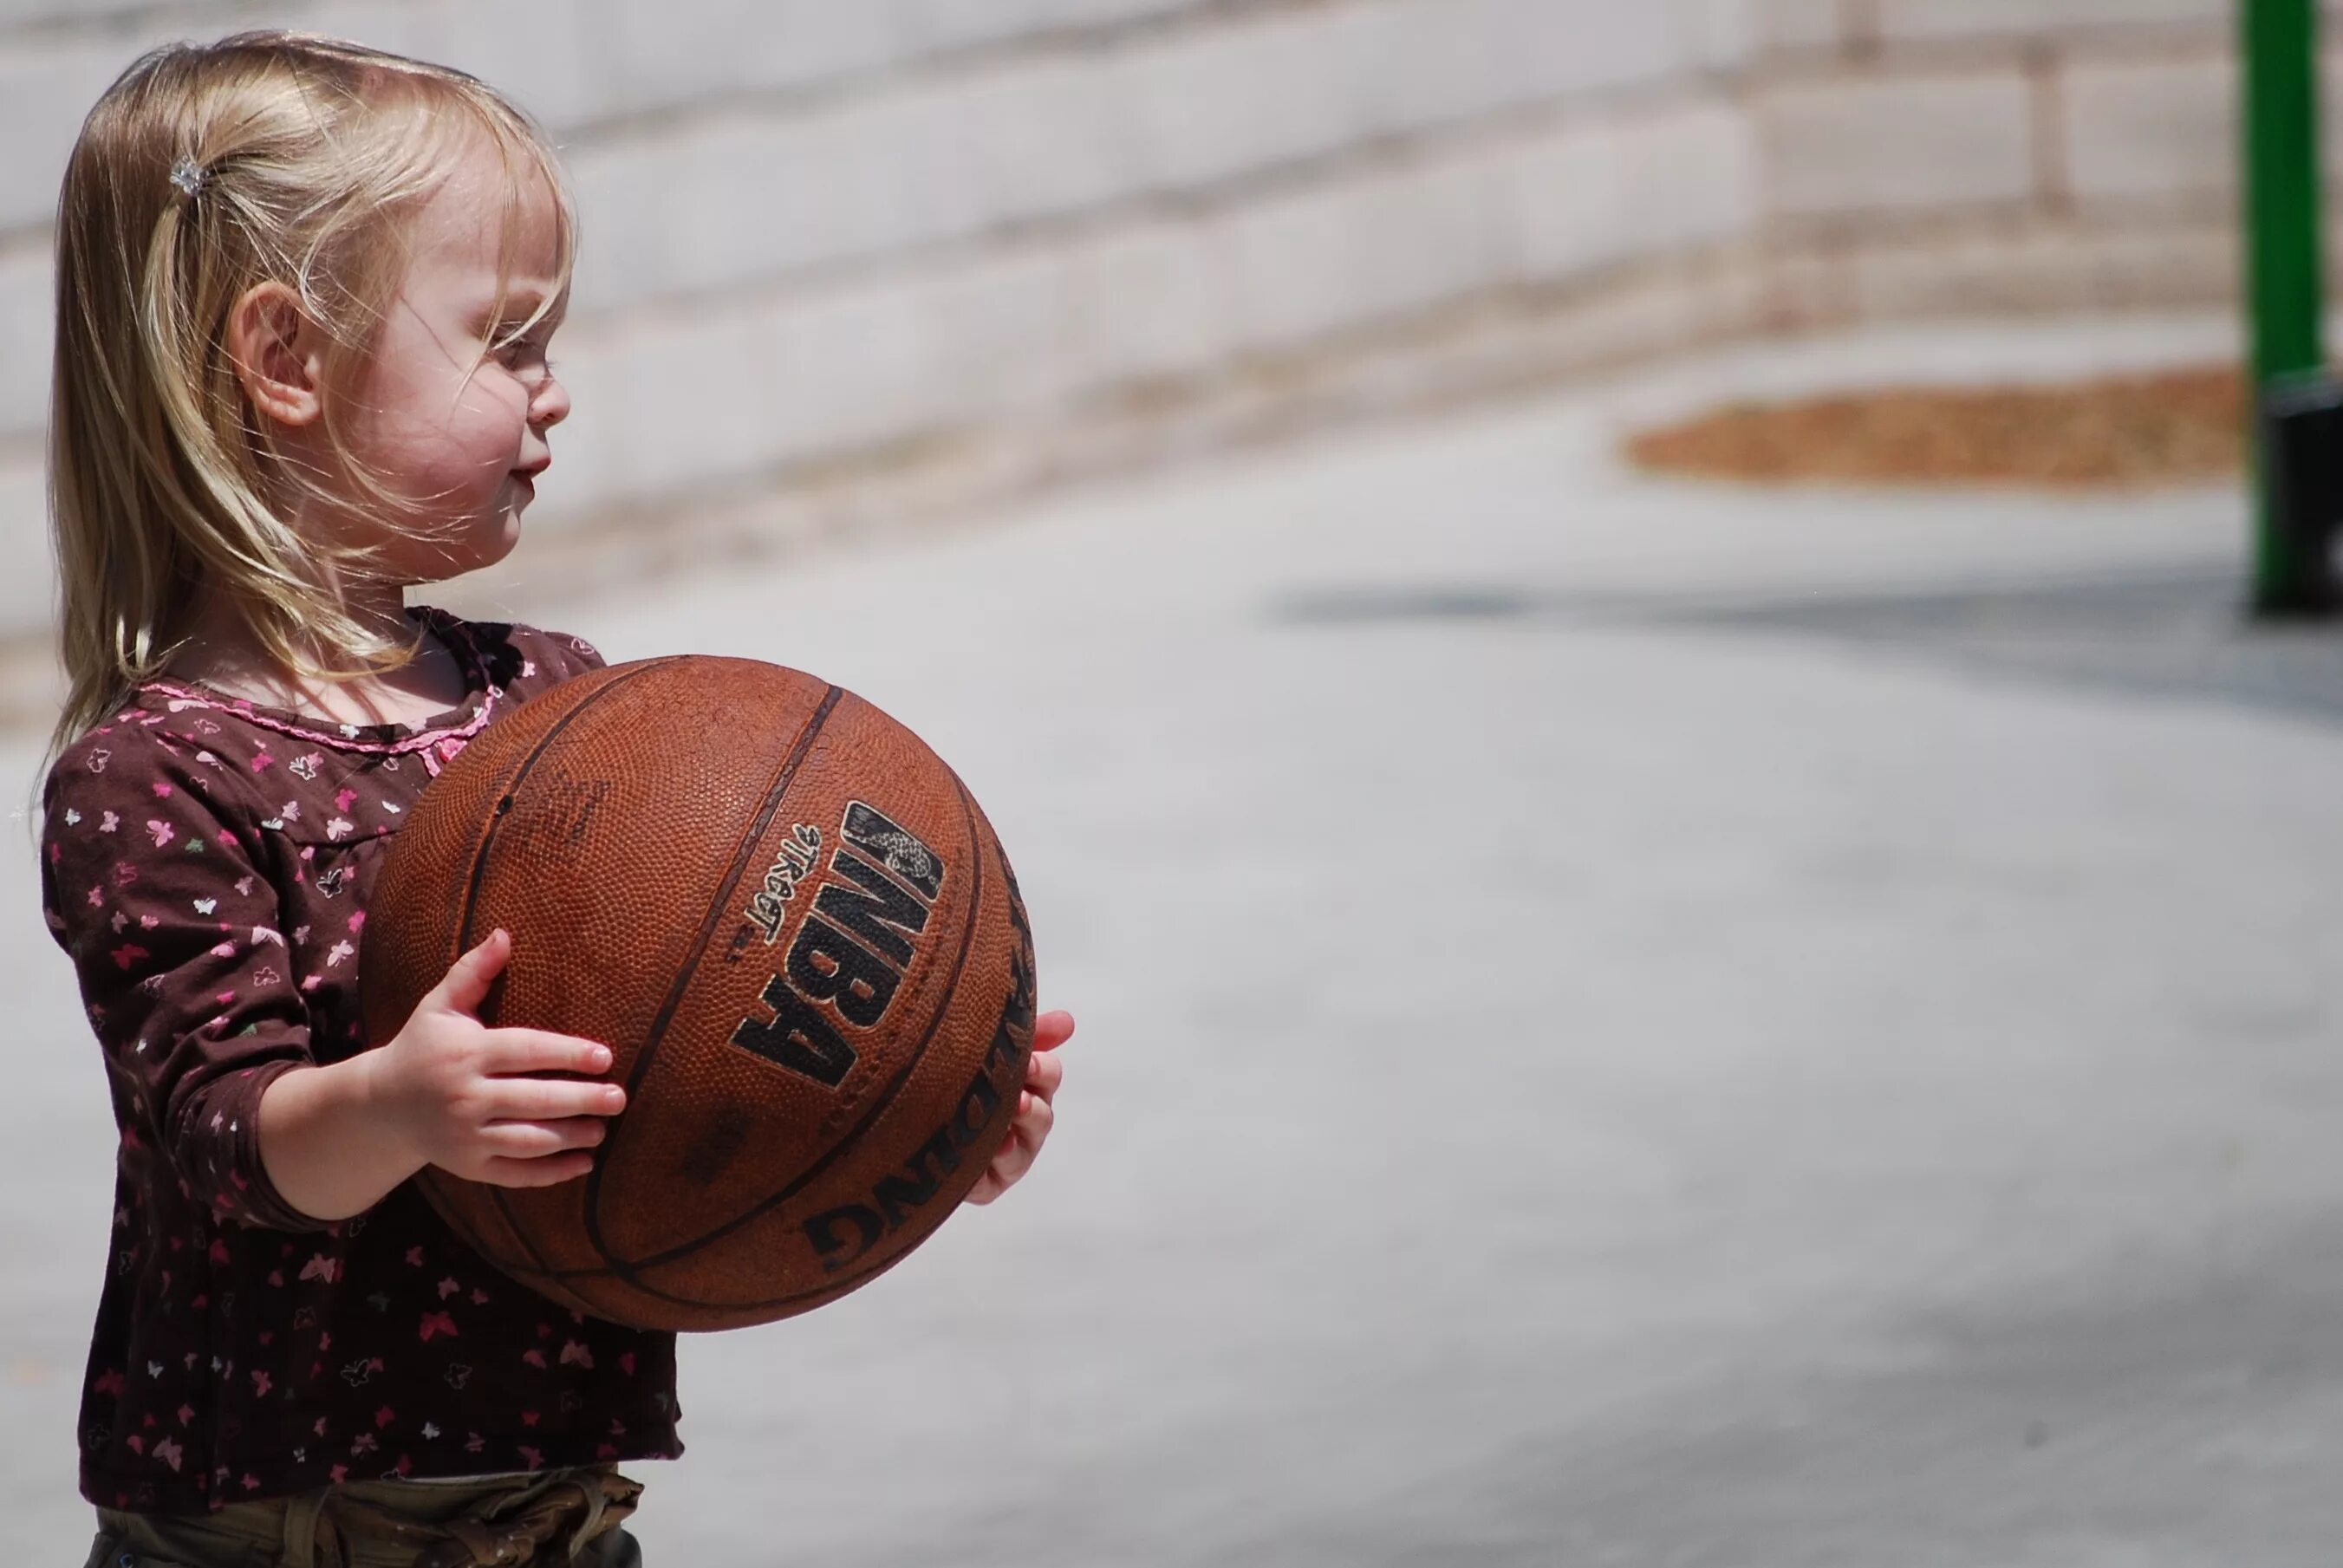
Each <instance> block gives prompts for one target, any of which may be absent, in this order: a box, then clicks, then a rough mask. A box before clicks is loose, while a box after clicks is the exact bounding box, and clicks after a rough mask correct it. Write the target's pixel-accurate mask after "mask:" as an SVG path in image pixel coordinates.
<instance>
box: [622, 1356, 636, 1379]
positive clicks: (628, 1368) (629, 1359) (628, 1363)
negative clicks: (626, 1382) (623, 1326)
mask: <svg viewBox="0 0 2343 1568" xmlns="http://www.w3.org/2000/svg"><path fill="white" fill-rule="evenodd" d="M618 1370H619V1371H620V1372H624V1373H626V1374H627V1375H628V1377H632V1376H634V1375H635V1352H632V1351H620V1352H618Z"/></svg>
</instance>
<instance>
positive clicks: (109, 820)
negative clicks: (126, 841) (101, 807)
mask: <svg viewBox="0 0 2343 1568" xmlns="http://www.w3.org/2000/svg"><path fill="white" fill-rule="evenodd" d="M121 826H122V819H121V818H120V817H119V816H117V815H116V814H115V813H114V812H112V811H108V812H107V813H106V815H105V816H103V817H100V818H99V819H97V830H98V831H99V832H101V833H111V832H113V831H114V830H115V829H118V828H120V827H121Z"/></svg>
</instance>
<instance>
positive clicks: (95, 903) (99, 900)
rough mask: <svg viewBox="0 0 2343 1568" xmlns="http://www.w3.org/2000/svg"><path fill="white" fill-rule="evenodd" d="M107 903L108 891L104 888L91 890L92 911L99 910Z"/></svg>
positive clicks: (90, 903) (90, 904) (90, 902)
mask: <svg viewBox="0 0 2343 1568" xmlns="http://www.w3.org/2000/svg"><path fill="white" fill-rule="evenodd" d="M105 902H106V890H105V889H104V888H92V889H91V890H89V907H90V908H91V909H93V910H95V909H98V908H100V907H102V906H103V905H104V904H105Z"/></svg>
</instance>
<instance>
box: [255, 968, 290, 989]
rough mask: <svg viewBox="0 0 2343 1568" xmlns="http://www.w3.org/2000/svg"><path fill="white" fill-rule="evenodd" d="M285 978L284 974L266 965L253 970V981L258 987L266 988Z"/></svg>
mask: <svg viewBox="0 0 2343 1568" xmlns="http://www.w3.org/2000/svg"><path fill="white" fill-rule="evenodd" d="M284 978H285V977H284V976H282V975H280V974H278V973H277V971H276V970H273V969H269V968H266V967H265V966H264V967H262V968H260V969H256V970H253V971H252V983H253V985H254V987H255V988H256V989H265V988H266V987H268V986H273V985H276V984H277V983H278V982H279V981H281V980H283V979H284Z"/></svg>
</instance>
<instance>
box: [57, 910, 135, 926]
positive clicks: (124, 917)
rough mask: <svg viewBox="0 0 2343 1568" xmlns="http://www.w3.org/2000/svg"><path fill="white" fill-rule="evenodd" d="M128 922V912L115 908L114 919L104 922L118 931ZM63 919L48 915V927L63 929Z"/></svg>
mask: <svg viewBox="0 0 2343 1568" xmlns="http://www.w3.org/2000/svg"><path fill="white" fill-rule="evenodd" d="M129 923H130V916H129V914H128V913H127V912H126V911H125V910H115V911H114V919H112V920H108V921H107V922H106V924H108V925H110V926H112V927H113V928H114V929H115V930H116V931H119V930H122V928H123V927H125V926H126V925H128V924H129ZM156 923H157V924H160V923H161V922H160V921H159V920H157V922H156ZM49 929H50V930H65V921H63V920H59V919H58V918H57V917H56V916H55V915H54V914H52V915H51V916H50V917H49Z"/></svg>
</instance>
